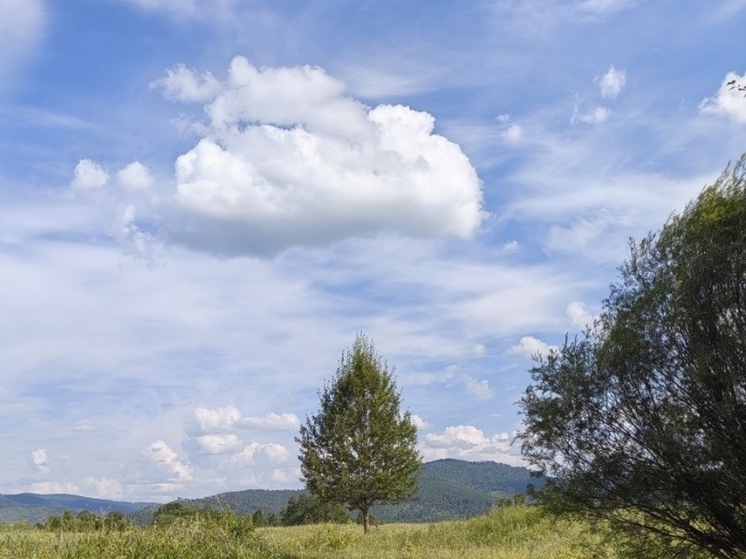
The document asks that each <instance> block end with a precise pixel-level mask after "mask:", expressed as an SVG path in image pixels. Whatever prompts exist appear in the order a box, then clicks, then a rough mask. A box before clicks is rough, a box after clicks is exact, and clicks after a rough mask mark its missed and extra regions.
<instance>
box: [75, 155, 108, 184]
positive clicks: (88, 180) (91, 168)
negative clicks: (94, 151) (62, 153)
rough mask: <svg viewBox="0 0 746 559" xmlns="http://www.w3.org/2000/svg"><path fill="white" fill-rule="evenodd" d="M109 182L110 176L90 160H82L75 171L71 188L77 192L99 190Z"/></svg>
mask: <svg viewBox="0 0 746 559" xmlns="http://www.w3.org/2000/svg"><path fill="white" fill-rule="evenodd" d="M107 182H109V174H108V173H107V172H106V171H104V170H103V169H102V168H101V167H100V166H99V165H97V164H96V163H94V162H93V161H91V160H90V159H81V160H80V161H78V164H77V165H76V166H75V171H73V180H72V182H71V183H70V187H71V188H73V189H75V190H97V189H99V188H102V187H103V186H105V185H106V183H107Z"/></svg>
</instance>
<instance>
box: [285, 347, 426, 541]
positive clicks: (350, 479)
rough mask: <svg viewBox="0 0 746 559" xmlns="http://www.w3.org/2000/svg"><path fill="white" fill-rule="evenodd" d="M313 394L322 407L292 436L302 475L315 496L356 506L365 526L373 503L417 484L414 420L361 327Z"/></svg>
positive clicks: (396, 497)
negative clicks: (333, 370)
mask: <svg viewBox="0 0 746 559" xmlns="http://www.w3.org/2000/svg"><path fill="white" fill-rule="evenodd" d="M319 398H320V405H321V409H320V410H319V412H318V414H316V415H314V416H311V417H309V418H307V420H306V424H305V425H302V426H301V429H300V436H299V437H298V438H297V439H296V440H297V442H298V443H299V444H300V447H301V453H300V456H299V458H300V461H301V472H302V473H303V480H304V481H305V483H306V486H307V488H308V490H309V491H310V492H311V493H312V494H314V495H317V496H318V497H320V498H321V499H322V500H324V501H331V502H338V503H342V504H344V505H346V506H347V508H348V509H350V510H358V511H360V513H361V514H362V517H363V527H364V530H365V532H366V533H367V532H368V530H369V527H370V522H369V515H370V507H371V506H372V505H373V504H374V503H376V502H392V503H397V502H401V501H402V500H404V499H405V498H407V497H408V496H410V495H412V494H413V493H414V492H415V491H416V489H417V479H416V473H417V471H418V470H419V468H420V465H421V460H420V456H419V454H418V452H417V450H416V448H415V446H416V444H417V428H416V427H415V425H414V423H413V422H412V419H411V416H410V414H409V412H404V413H402V412H401V410H400V405H401V398H400V395H399V393H398V392H397V389H396V383H395V381H394V378H393V373H392V371H389V369H388V365H387V364H386V363H385V362H384V361H383V360H382V359H381V358H380V357H379V356H378V354H377V353H376V350H375V348H374V346H373V343H372V342H370V341H369V340H368V339H367V338H366V337H365V336H364V335H362V334H358V335H357V337H356V338H355V341H354V343H353V345H352V347H351V348H350V349H348V350H347V351H345V352H344V353H343V354H342V358H341V360H340V362H339V366H338V368H337V373H336V375H335V376H334V378H333V379H332V380H331V381H329V382H326V383H325V385H324V388H323V390H322V391H321V392H320V393H319Z"/></svg>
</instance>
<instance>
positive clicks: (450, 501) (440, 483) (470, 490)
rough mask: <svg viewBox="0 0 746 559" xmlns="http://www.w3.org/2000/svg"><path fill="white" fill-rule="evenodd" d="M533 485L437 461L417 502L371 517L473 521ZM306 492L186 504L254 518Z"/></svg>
mask: <svg viewBox="0 0 746 559" xmlns="http://www.w3.org/2000/svg"><path fill="white" fill-rule="evenodd" d="M531 483H533V484H535V485H536V484H537V480H536V478H533V477H532V476H531V473H530V472H529V471H528V470H527V469H526V468H519V467H514V466H508V465H506V464H498V463H497V462H467V461H464V460H453V459H444V460H436V461H434V462H426V463H425V464H423V465H422V470H421V471H420V488H419V491H418V492H417V494H416V495H415V496H414V498H412V499H410V500H409V501H405V502H403V503H400V504H398V505H376V506H374V507H373V509H372V512H373V514H374V515H375V517H376V518H377V519H378V520H380V521H382V522H432V521H436V520H445V519H450V518H471V517H473V516H479V515H481V514H485V513H487V512H488V511H489V510H490V509H491V508H492V507H493V506H495V505H496V504H497V503H498V502H499V500H500V499H502V498H506V497H507V498H509V497H512V496H513V495H516V494H518V493H524V492H525V491H526V487H527V486H528V485H529V484H531ZM302 492H303V491H301V490H295V491H289V490H284V491H269V490H260V489H248V490H245V491H234V492H231V493H221V494H219V495H213V496H211V497H205V498H204V499H193V500H183V501H182V502H184V503H185V504H190V505H194V506H197V507H201V506H203V505H210V506H212V507H215V508H221V507H225V508H228V509H230V510H233V511H234V512H236V513H237V514H251V513H253V512H254V511H256V510H258V509H261V510H262V511H263V512H264V513H271V512H273V513H275V514H279V513H280V511H281V510H282V509H284V508H285V507H286V506H287V502H288V500H289V499H290V497H293V496H296V495H298V494H300V493H302ZM146 512H147V511H142V513H146ZM152 512H153V511H150V514H152ZM142 513H141V514H142ZM141 522H142V521H141Z"/></svg>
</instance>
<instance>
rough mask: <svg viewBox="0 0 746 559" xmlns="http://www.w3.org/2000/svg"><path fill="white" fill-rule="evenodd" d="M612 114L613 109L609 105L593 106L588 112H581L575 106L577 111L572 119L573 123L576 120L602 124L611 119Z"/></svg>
mask: <svg viewBox="0 0 746 559" xmlns="http://www.w3.org/2000/svg"><path fill="white" fill-rule="evenodd" d="M610 116H611V109H609V108H607V107H593V108H592V109H590V110H589V111H587V112H584V113H581V112H579V111H578V108H577V107H575V112H574V113H573V115H572V118H571V119H570V122H571V123H572V124H575V123H576V122H583V123H585V124H601V123H603V122H606V121H607V120H609V117H610Z"/></svg>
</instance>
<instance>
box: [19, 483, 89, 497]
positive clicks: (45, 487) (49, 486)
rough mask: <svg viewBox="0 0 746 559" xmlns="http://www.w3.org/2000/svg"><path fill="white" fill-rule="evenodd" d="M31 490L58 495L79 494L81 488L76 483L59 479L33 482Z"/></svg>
mask: <svg viewBox="0 0 746 559" xmlns="http://www.w3.org/2000/svg"><path fill="white" fill-rule="evenodd" d="M31 492H32V493H40V494H42V495H56V494H60V493H67V494H72V495H77V494H79V493H80V489H79V488H78V486H77V485H75V484H74V483H68V482H59V481H40V482H37V483H32V484H31Z"/></svg>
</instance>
